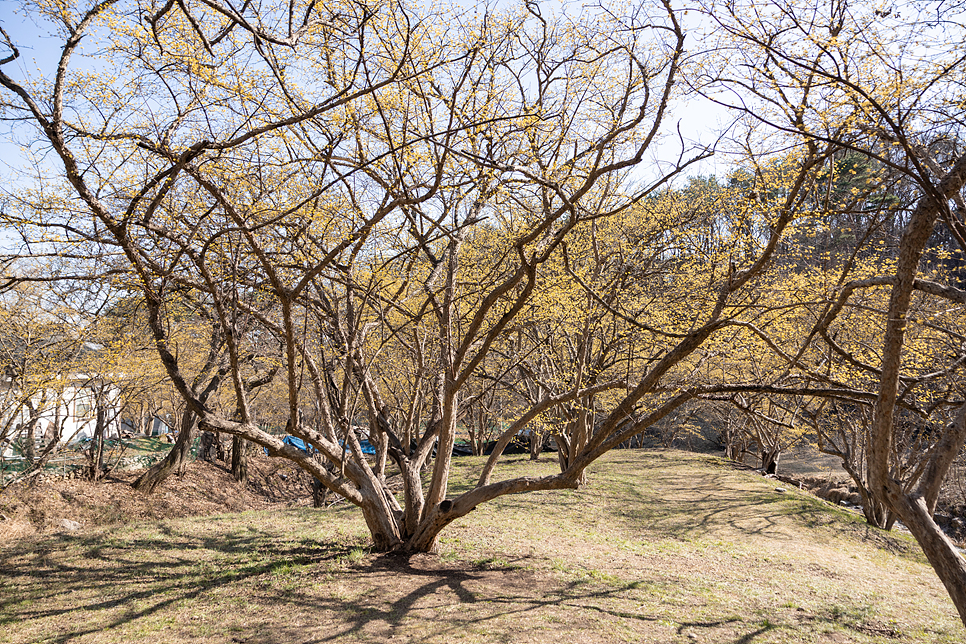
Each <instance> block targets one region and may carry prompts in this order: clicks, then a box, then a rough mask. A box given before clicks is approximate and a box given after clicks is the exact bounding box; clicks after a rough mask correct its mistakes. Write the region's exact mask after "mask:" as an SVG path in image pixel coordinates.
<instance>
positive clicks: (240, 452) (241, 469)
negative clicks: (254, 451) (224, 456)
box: [231, 436, 248, 485]
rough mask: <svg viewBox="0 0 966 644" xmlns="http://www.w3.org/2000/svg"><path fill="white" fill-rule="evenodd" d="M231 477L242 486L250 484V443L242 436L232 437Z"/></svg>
mask: <svg viewBox="0 0 966 644" xmlns="http://www.w3.org/2000/svg"><path fill="white" fill-rule="evenodd" d="M231 475H232V477H234V479H235V480H236V481H238V482H239V483H241V484H242V485H244V484H245V483H248V441H246V440H245V439H244V438H242V437H241V436H232V437H231Z"/></svg>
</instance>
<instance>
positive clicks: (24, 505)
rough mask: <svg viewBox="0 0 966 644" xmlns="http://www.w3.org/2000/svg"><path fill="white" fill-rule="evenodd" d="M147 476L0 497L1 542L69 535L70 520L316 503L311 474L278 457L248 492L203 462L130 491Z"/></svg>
mask: <svg viewBox="0 0 966 644" xmlns="http://www.w3.org/2000/svg"><path fill="white" fill-rule="evenodd" d="M140 474H141V470H137V471H122V472H117V473H116V474H114V475H112V476H111V477H109V478H107V479H106V480H104V481H101V482H99V483H92V482H90V481H87V480H84V479H79V478H62V477H58V476H46V477H45V478H42V479H39V480H37V479H34V480H32V481H29V482H25V483H21V484H16V485H13V486H11V487H9V488H8V489H7V490H5V491H4V492H3V493H2V495H0V543H3V542H5V541H10V540H11V539H14V538H19V537H23V536H27V535H32V534H37V533H49V532H57V531H62V530H64V529H65V528H64V524H63V522H64V520H67V521H72V522H76V523H78V524H80V525H81V526H82V527H96V526H102V525H111V524H115V523H126V522H130V521H140V520H157V519H173V518H179V517H191V516H207V515H213V514H225V513H230V512H243V511H246V510H264V509H268V508H273V507H289V506H298V505H307V504H311V496H310V495H311V487H310V479H309V478H308V475H306V474H305V473H304V472H302V471H301V470H299V469H298V468H295V467H294V466H292V465H291V464H290V463H288V462H287V461H282V460H278V459H269V458H265V457H257V458H254V459H252V460H251V464H250V466H249V483H248V485H247V486H243V485H240V484H239V483H238V482H236V481H235V480H234V479H233V478H232V477H231V473H230V472H229V471H228V469H226V467H225V466H224V464H221V463H217V464H216V463H208V462H205V461H201V460H198V461H195V462H193V463H191V464H190V465H189V466H188V467H187V468H186V470H185V472H184V473H183V474H182V475H175V476H172V477H171V478H170V479H169V480H168V481H166V482H165V483H164V485H162V486H161V488H160V489H158V490H157V491H156V492H155V493H154V494H149V495H145V494H141V493H138V492H136V491H134V490H133V489H132V488H131V482H132V481H134V479H136V478H137V477H138V475H140Z"/></svg>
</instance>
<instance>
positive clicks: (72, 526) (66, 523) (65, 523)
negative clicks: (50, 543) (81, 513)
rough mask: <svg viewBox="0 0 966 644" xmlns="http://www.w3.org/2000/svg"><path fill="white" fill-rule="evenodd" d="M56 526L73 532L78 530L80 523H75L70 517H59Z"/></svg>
mask: <svg viewBox="0 0 966 644" xmlns="http://www.w3.org/2000/svg"><path fill="white" fill-rule="evenodd" d="M57 527H58V528H63V529H64V530H69V531H70V532H73V531H74V530H80V528H81V524H79V523H77V522H76V521H71V520H70V519H61V520H60V521H58V522H57Z"/></svg>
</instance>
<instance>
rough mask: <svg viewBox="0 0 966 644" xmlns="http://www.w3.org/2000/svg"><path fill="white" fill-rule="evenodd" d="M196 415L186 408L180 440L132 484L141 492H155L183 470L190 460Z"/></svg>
mask: <svg viewBox="0 0 966 644" xmlns="http://www.w3.org/2000/svg"><path fill="white" fill-rule="evenodd" d="M194 427H195V417H194V414H193V413H191V411H189V410H187V409H186V410H185V412H184V414H183V415H182V417H181V432H180V433H179V434H178V440H176V441H175V443H174V446H173V447H172V448H171V451H170V452H168V455H167V456H165V457H164V460H162V461H159V462H158V463H155V464H154V465H153V466H151V468H150V469H149V470H148V471H147V472H145V473H144V474H142V475H141V476H140V477H138V479H137V480H136V481H134V483H132V484H131V487H133V488H134V489H135V490H137V491H139V492H147V493H150V492H154V490H155V489H157V487H158V486H159V485H161V484H162V483H164V481H165V480H166V479H167V478H168V477H169V476H171V475H172V474H173V473H175V472H177V471H179V470H181V469H182V468H183V467H184V466H185V465H186V464H187V462H188V455H189V454H190V452H191V442H192V440H194V433H195V432H194Z"/></svg>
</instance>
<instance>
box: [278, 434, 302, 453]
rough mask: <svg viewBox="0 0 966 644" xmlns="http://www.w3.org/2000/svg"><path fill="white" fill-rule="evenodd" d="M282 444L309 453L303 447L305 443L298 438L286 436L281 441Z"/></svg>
mask: <svg viewBox="0 0 966 644" xmlns="http://www.w3.org/2000/svg"><path fill="white" fill-rule="evenodd" d="M282 442H283V443H285V444H286V445H291V446H292V447H294V448H296V449H300V450H302V451H303V452H308V451H309V448H308V447H307V446H306V445H305V441H303V440H302V439H301V438H299V437H298V436H286V437H285V438H283V439H282Z"/></svg>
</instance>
